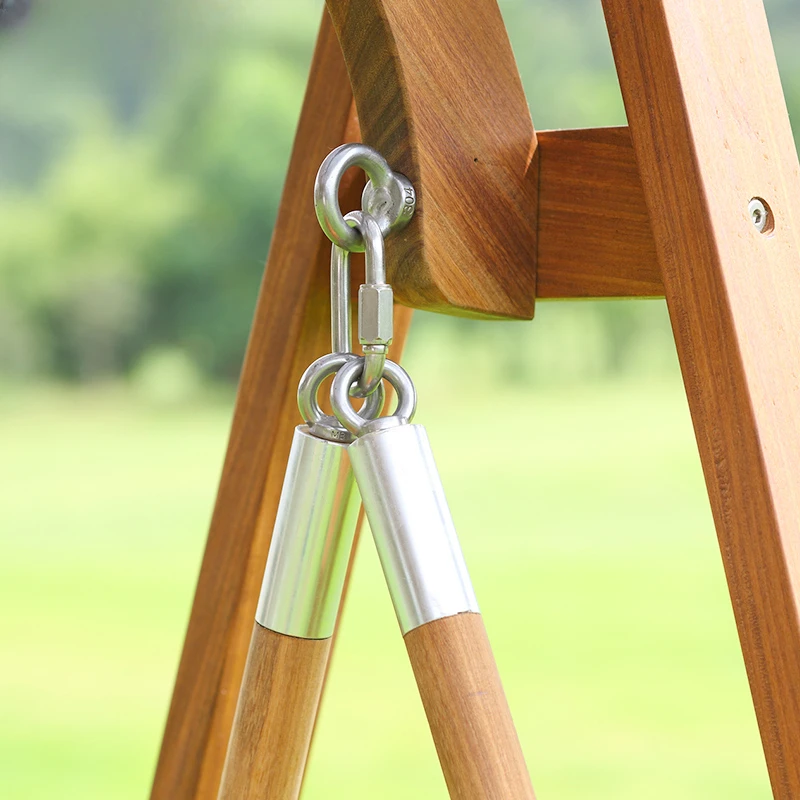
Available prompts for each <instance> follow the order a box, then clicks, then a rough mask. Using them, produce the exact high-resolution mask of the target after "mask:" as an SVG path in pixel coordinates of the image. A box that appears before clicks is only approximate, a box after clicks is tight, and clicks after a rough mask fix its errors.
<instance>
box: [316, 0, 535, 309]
mask: <svg viewBox="0 0 800 800" xmlns="http://www.w3.org/2000/svg"><path fill="white" fill-rule="evenodd" d="M327 6H328V10H329V11H330V13H331V17H332V18H333V24H334V26H335V27H336V32H337V34H338V36H339V41H340V43H341V45H342V49H343V51H344V58H345V61H346V62H347V68H348V71H349V74H350V79H351V83H352V86H353V90H354V94H355V100H356V107H357V108H358V118H359V123H360V126H361V133H362V136H363V140H364V142H366V143H367V144H369V145H371V146H372V147H374V148H376V149H377V150H378V151H379V152H380V153H382V154H383V155H384V156H385V157H386V158H387V159H388V161H389V163H390V164H391V165H392V167H393V168H394V169H396V170H398V171H399V172H402V173H403V174H405V175H406V176H408V177H409V178H410V179H411V181H412V183H414V185H415V187H416V189H417V210H416V213H415V214H414V221H413V224H411V225H409V226H408V228H406V229H405V230H404V231H402V232H401V233H399V234H398V236H397V247H398V254H397V257H396V258H395V259H393V264H392V265H391V267H390V269H389V271H388V279H389V282H390V283H392V285H393V286H394V288H395V292H396V294H397V297H398V299H399V300H400V302H402V303H404V304H406V305H410V306H413V307H415V308H424V309H428V310H431V311H444V312H445V313H448V314H453V313H462V314H478V315H488V316H501V317H514V318H530V317H532V316H533V307H534V297H535V283H536V272H535V266H536V265H535V259H536V228H535V225H534V224H533V222H534V221H535V220H536V198H537V192H536V181H535V172H536V168H537V164H538V159H537V158H536V134H535V133H534V130H533V123H532V122H531V117H530V112H529V111H528V105H527V101H526V99H525V93H524V91H523V89H522V82H521V80H520V77H519V71H518V70H517V64H516V61H515V60H514V55H513V53H512V52H511V45H510V43H509V41H508V35H507V33H506V29H505V25H504V24H503V19H502V17H501V15H500V10H499V8H498V7H497V3H496V0H471V2H470V3H468V4H463V5H462V4H459V3H457V2H452V0H450V1H448V2H436V3H432V2H430V0H328V2H327Z"/></svg>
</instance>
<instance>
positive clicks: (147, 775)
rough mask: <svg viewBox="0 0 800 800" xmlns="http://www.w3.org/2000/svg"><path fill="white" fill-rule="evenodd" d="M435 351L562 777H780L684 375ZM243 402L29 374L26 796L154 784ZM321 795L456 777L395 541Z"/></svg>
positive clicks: (421, 371) (464, 493) (514, 649)
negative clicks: (475, 362) (405, 604)
mask: <svg viewBox="0 0 800 800" xmlns="http://www.w3.org/2000/svg"><path fill="white" fill-rule="evenodd" d="M427 348H428V344H426V345H425V347H422V346H421V345H419V344H418V345H417V346H416V348H412V352H411V357H410V359H409V361H408V362H407V363H408V366H409V368H410V369H411V370H412V372H413V374H414V376H415V378H416V379H417V383H418V388H419V393H420V408H421V412H420V420H421V421H423V422H424V423H425V424H426V425H427V427H428V430H429V433H430V437H431V440H432V443H433V447H434V451H435V453H436V458H437V462H438V464H439V468H440V471H441V474H442V479H443V482H444V485H445V488H446V490H447V492H448V498H449V501H450V504H451V507H452V510H453V514H454V517H455V520H456V525H457V528H458V530H459V534H460V536H461V540H462V544H463V547H464V550H465V553H466V557H467V560H468V564H469V566H470V571H471V573H472V577H473V580H474V583H475V587H476V591H477V594H478V598H479V601H480V603H481V607H482V610H483V612H484V615H485V619H486V624H487V628H488V630H489V635H490V637H491V640H492V643H493V645H494V648H495V653H496V657H497V661H498V663H499V666H500V670H501V673H502V676H503V679H504V683H505V686H506V690H507V693H508V696H509V701H510V704H511V707H512V710H513V712H514V716H515V720H516V722H517V727H518V730H519V733H520V737H521V739H522V742H523V746H524V749H525V752H526V755H527V758H528V762H529V766H530V770H531V773H532V775H533V778H534V783H535V786H536V788H537V794H538V796H539V797H540V798H554V800H555V798H558V800H572V799H573V798H574V799H575V800H577V799H578V798H581V799H588V798H592V800H594V799H595V798H609V799H611V798H613V799H614V800H628V799H630V800H633V799H634V798H636V800H642V798H648V800H660V799H661V798H664V799H666V798H670V800H674V799H675V798H679V799H680V800H690V799H691V798H697V799H698V800H701V799H702V800H706V799H707V798H726V800H736V798H742V800H759V799H760V798H768V797H769V796H770V793H769V788H768V780H767V776H766V770H765V767H764V764H763V755H762V752H761V746H760V742H759V739H758V734H757V729H756V724H755V718H754V715H753V711H752V706H751V702H750V698H749V693H748V687H747V681H746V677H745V673H744V667H743V663H742V658H741V655H740V652H739V647H738V642H737V638H736V632H735V627H734V623H733V617H732V613H731V609H730V603H729V600H728V596H727V589H726V587H725V582H724V575H723V571H722V566H721V562H720V558H719V553H718V549H717V545H716V540H715V536H714V531H713V526H712V522H711V516H710V512H709V508H708V502H707V499H706V496H705V492H704V487H703V482H702V476H701V472H700V466H699V459H698V456H697V452H696V447H695V444H694V439H693V435H692V431H691V423H690V419H689V415H688V411H687V408H686V401H685V397H684V394H683V389H682V386H681V383H680V378H679V377H678V375H677V373H675V372H674V371H673V372H670V373H669V374H668V375H666V376H663V375H662V376H660V377H650V378H646V379H644V378H643V379H640V380H632V379H620V380H616V381H612V382H596V383H589V384H573V385H560V386H553V387H551V388H537V389H531V388H522V387H520V388H517V389H515V388H513V387H505V388H499V389H497V390H490V389H488V388H486V387H485V386H482V385H481V384H482V382H481V381H480V380H477V379H476V380H474V381H472V382H470V381H468V380H467V379H463V380H462V381H454V380H451V379H450V378H447V379H446V380H445V379H443V375H442V371H441V369H440V362H437V361H436V360H434V359H433V358H432V357H428V356H427V355H426V353H429V352H432V350H433V349H435V343H430V348H431V350H428V349H427ZM544 377H545V378H546V376H544ZM230 414H231V397H229V396H225V397H224V398H217V399H213V398H211V399H205V400H203V401H196V402H193V403H190V404H187V405H183V406H180V407H168V408H164V407H156V406H153V405H152V404H148V403H147V402H144V401H143V400H141V399H138V398H137V397H136V396H135V395H134V394H131V393H129V392H121V391H119V390H111V389H109V390H105V391H100V390H95V391H93V392H87V391H85V390H84V391H82V392H67V391H65V390H52V389H48V390H39V391H37V392H31V391H29V390H26V391H24V392H11V391H7V392H3V394H2V399H1V400H0V443H1V444H0V446H1V447H2V454H3V457H2V459H0V510H1V512H2V518H3V520H4V522H3V524H2V529H1V530H2V533H1V534H0V607H2V609H3V611H2V614H0V637H1V638H0V641H2V658H1V660H0V797H2V798H8V800H17V799H18V798H19V799H22V798H24V799H25V800H34V799H36V800H39V798H59V799H60V800H68V799H70V800H71V799H72V798H75V799H76V800H95V799H97V800H100V799H102V800H110V799H115V798H119V799H120V800H128V798H131V800H132V799H133V798H137V799H141V798H145V797H147V794H148V789H149V783H150V780H151V777H152V772H153V769H154V764H155V759H156V757H157V753H158V747H159V741H160V736H161V732H162V728H163V724H164V719H165V714H166V710H167V707H168V703H169V697H170V692H171V686H172V681H173V678H174V674H175V669H176V665H177V660H178V657H179V654H180V647H181V643H182V637H183V632H184V628H185V625H186V620H187V616H188V612H189V608H190V605H191V599H192V594H193V591H194V581H195V577H196V573H197V569H198V565H199V560H200V558H201V555H202V548H203V542H204V537H205V533H206V527H207V523H208V518H209V514H210V511H211V507H212V502H213V498H214V492H215V486H216V482H217V480H218V476H219V471H220V466H221V461H222V457H223V453H224V448H225V443H226V437H227V431H228V426H229V424H230ZM304 797H305V798H306V799H307V800H316V799H317V798H319V799H320V800H321V798H329V799H331V800H335V799H336V798H385V799H386V800H394V799H395V798H397V800H399V799H400V798H444V797H446V793H445V789H444V783H443V781H442V779H441V777H440V774H439V769H438V764H437V761H436V755H435V751H434V749H433V745H432V743H431V740H430V735H429V733H428V732H427V728H426V725H425V720H424V715H423V713H422V710H421V706H420V703H419V699H418V697H417V695H416V689H415V686H414V683H413V678H412V674H411V671H410V668H409V667H408V664H407V661H406V657H405V651H404V648H403V644H402V640H401V638H400V635H399V631H398V629H397V624H396V621H395V620H394V616H393V612H392V609H391V605H390V602H389V600H388V596H387V593H386V590H385V586H384V584H383V579H382V576H381V574H380V569H379V565H378V562H377V559H376V556H375V554H374V548H373V545H372V542H371V539H370V538H369V537H365V538H364V539H363V541H362V546H361V548H360V551H359V555H358V559H357V567H356V571H355V575H354V580H353V584H352V590H351V592H350V596H349V598H348V601H347V607H346V616H345V621H344V624H343V628H342V635H341V638H340V640H339V642H338V644H337V648H336V653H335V660H334V666H333V672H332V677H331V680H330V684H329V690H328V692H327V695H326V697H325V700H324V705H323V710H322V715H321V720H320V724H319V728H318V735H317V737H316V740H315V743H314V748H313V762H312V766H311V767H310V770H309V773H308V779H307V784H306V790H305V792H304Z"/></svg>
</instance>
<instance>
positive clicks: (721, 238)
mask: <svg viewBox="0 0 800 800" xmlns="http://www.w3.org/2000/svg"><path fill="white" fill-rule="evenodd" d="M603 5H604V7H605V14H606V19H607V22H608V28H609V32H610V35H611V43H612V46H613V49H614V56H615V59H616V63H617V70H618V72H619V77H620V84H621V86H622V92H623V96H624V99H625V105H626V108H627V112H628V119H629V124H630V129H631V135H632V138H633V143H634V148H635V151H636V156H637V159H638V163H639V168H640V172H641V176H642V185H643V187H644V193H645V198H646V202H647V206H648V210H649V212H650V219H651V221H652V225H653V231H654V235H655V241H656V247H657V251H658V255H659V259H660V262H661V267H662V272H663V280H664V287H665V293H666V297H667V302H668V305H669V310H670V316H671V318H672V324H673V328H674V331H675V338H676V341H677V345H678V353H679V356H680V360H681V367H682V370H683V375H684V380H685V383H686V389H687V394H688V397H689V405H690V408H691V412H692V418H693V421H694V426H695V433H696V435H697V442H698V446H699V449H700V455H701V458H702V462H703V468H704V471H705V476H706V483H707V485H708V492H709V496H710V498H711V506H712V509H713V512H714V519H715V522H716V527H717V533H718V536H719V542H720V547H721V550H722V556H723V560H724V563H725V569H726V573H727V578H728V585H729V587H730V593H731V598H732V600H733V607H734V611H735V614H736V621H737V624H738V628H739V636H740V638H741V643H742V650H743V652H744V658H745V663H746V665H747V672H748V676H749V679H750V685H751V688H752V693H753V700H754V703H755V708H756V714H757V716H758V721H759V726H760V729H761V736H762V739H763V742H764V749H765V752H766V757H767V764H768V767H769V773H770V779H771V781H772V787H773V791H774V793H775V797H776V798H781V799H782V800H789V798H798V797H800V168H798V160H797V152H796V149H795V144H794V141H793V139H792V133H791V130H790V127H789V119H788V115H787V111H786V105H785V103H784V100H783V94H782V91H781V85H780V80H779V77H778V70H777V66H776V63H775V57H774V53H773V49H772V41H771V38H770V34H769V29H768V27H767V20H766V16H765V14H764V8H763V5H762V3H761V2H760V0H724V2H722V0H695V1H694V2H692V3H687V2H685V0H652V2H647V3H644V2H641V0H603ZM754 197H760V198H763V199H764V200H765V201H766V202H767V204H768V205H769V207H770V208H771V211H772V215H773V220H774V231H772V232H770V231H769V230H766V231H764V232H763V233H762V232H759V230H758V229H757V228H756V226H755V225H754V223H753V220H752V219H751V216H750V213H749V212H748V204H749V202H750V200H751V199H752V198H754Z"/></svg>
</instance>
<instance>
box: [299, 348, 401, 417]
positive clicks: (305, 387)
mask: <svg viewBox="0 0 800 800" xmlns="http://www.w3.org/2000/svg"><path fill="white" fill-rule="evenodd" d="M351 361H356V362H358V363H360V359H359V358H358V357H357V356H355V355H353V354H352V353H329V354H328V355H326V356H322V358H318V359H317V360H316V361H315V362H314V363H313V364H312V365H311V366H310V367H309V368H308V369H307V370H306V371H305V372H304V373H303V377H302V378H300V384H299V386H298V388H297V405H298V407H299V408H300V414H301V416H302V417H303V419H304V420H305V421H306V422H307V423H308V425H310V426H312V427H313V426H315V425H318V424H322V425H324V426H327V427H337V428H338V427H341V425H340V423H339V421H338V420H337V419H336V418H335V417H332V416H330V415H329V414H323V412H322V409H321V408H320V407H319V401H318V400H317V393H318V392H319V387H320V386H321V385H322V382H323V381H324V380H325V378H327V377H328V376H330V375H333V374H334V373H336V372H337V371H339V370H341V369H344V368H345V366H347V365H348V364H349V363H350V362H351ZM385 399H386V393H385V392H384V390H383V386H382V385H381V386H380V387H379V388H378V389H376V390H375V391H374V392H373V393H372V394H371V395H369V397H367V399H366V401H365V402H364V405H363V406H362V407H361V409H360V411H359V412H358V413H356V412H355V411H354V410H353V408H352V406H350V410H351V412H352V413H353V416H354V417H356V418H357V419H360V420H361V421H362V422H369V421H370V420H373V419H375V418H376V417H377V416H378V414H380V413H381V410H382V409H383V404H384V401H385ZM349 405H350V404H349V403H348V406H349ZM362 414H363V416H361V415H362Z"/></svg>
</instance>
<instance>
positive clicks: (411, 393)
mask: <svg viewBox="0 0 800 800" xmlns="http://www.w3.org/2000/svg"><path fill="white" fill-rule="evenodd" d="M363 368H364V359H362V358H356V359H353V360H348V362H347V363H346V364H344V365H342V366H341V367H339V368H337V369H338V372H337V373H336V377H335V378H334V379H333V384H332V385H331V405H332V406H333V413H334V414H336V417H337V419H338V420H339V422H341V423H342V425H344V427H345V428H347V430H348V431H350V433H352V434H354V435H355V436H362V435H363V434H365V433H367V432H368V431H372V430H377V429H379V428H380V429H383V428H387V427H392V426H395V425H403V424H406V423H408V422H410V421H411V420H412V419H413V418H414V412H415V411H416V410H417V390H416V389H415V388H414V383H413V382H412V380H411V378H410V377H409V375H408V373H407V372H406V371H405V370H404V369H403V368H402V367H401V366H400V365H399V364H395V362H394V361H387V362H386V364H385V365H384V370H383V377H384V378H386V380H387V381H389V383H390V384H391V385H392V386H393V387H394V390H395V392H396V393H397V408H396V409H395V412H394V414H392V415H391V416H389V417H379V418H378V419H370V418H369V417H370V415H369V414H364V415H363V416H362V415H360V414H357V413H356V412H355V410H354V409H353V407H352V406H351V405H350V387H351V386H352V385H353V383H354V382H355V381H356V380H357V379H358V376H359V373H360V371H361V370H362V369H363ZM376 393H377V392H376ZM370 397H372V395H370ZM367 402H369V397H368V398H367Z"/></svg>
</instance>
